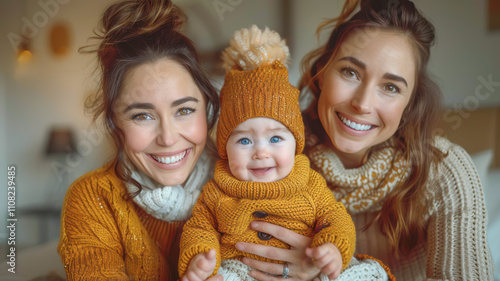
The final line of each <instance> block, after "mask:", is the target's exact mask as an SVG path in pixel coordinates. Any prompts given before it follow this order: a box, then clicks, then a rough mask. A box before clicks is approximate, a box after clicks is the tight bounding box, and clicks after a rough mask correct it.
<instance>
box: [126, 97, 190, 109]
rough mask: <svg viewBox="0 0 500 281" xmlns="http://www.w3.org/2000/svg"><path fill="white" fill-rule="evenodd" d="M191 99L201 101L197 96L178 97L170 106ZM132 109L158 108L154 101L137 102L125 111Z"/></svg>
mask: <svg viewBox="0 0 500 281" xmlns="http://www.w3.org/2000/svg"><path fill="white" fill-rule="evenodd" d="M189 101H194V102H199V100H198V99H197V98H194V97H185V98H182V99H178V100H176V101H174V102H173V103H172V104H171V105H170V107H176V106H179V105H181V104H183V103H186V102H189ZM132 109H156V107H155V106H154V105H153V104H152V103H140V102H135V103H133V104H131V105H129V106H127V108H125V111H123V112H127V111H130V110H132Z"/></svg>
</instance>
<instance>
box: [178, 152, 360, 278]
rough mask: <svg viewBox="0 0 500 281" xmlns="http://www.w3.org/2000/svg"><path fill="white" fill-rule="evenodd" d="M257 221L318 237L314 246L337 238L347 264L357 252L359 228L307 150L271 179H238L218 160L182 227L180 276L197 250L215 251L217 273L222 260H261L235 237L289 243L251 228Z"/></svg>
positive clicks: (282, 246)
mask: <svg viewBox="0 0 500 281" xmlns="http://www.w3.org/2000/svg"><path fill="white" fill-rule="evenodd" d="M255 212H260V213H255ZM254 220H262V221H267V222H271V223H274V224H277V225H281V226H284V227H286V228H287V229H290V230H294V231H296V232H297V233H300V234H302V235H306V236H309V237H313V236H314V238H313V242H312V247H315V246H318V245H321V244H323V243H326V242H330V243H333V244H334V245H335V246H337V248H338V249H339V250H340V252H341V254H342V260H343V268H345V267H346V266H347V264H348V263H349V261H350V260H351V256H352V254H353V252H354V243H355V238H356V237H355V236H356V233H355V231H354V224H353V223H352V220H351V217H350V216H349V215H348V214H347V212H346V210H345V208H344V206H343V205H342V204H341V203H339V202H337V201H336V200H335V198H334V197H333V194H332V193H331V192H330V191H329V190H328V188H326V183H325V181H324V179H323V178H322V177H321V176H320V175H319V174H318V173H316V172H315V171H313V170H312V169H310V167H309V160H308V159H307V157H306V156H305V155H303V154H302V155H297V156H296V157H295V165H294V168H293V170H292V172H291V173H290V174H289V175H288V176H287V177H285V178H284V179H282V180H280V181H277V182H270V183H260V182H248V181H239V180H237V179H235V178H234V177H233V176H232V175H231V174H230V172H229V168H228V164H227V161H226V160H219V161H218V162H217V164H216V167H215V176H214V180H212V181H210V182H208V183H207V184H206V185H205V186H204V187H203V191H202V194H201V195H200V197H199V199H198V202H197V203H196V205H195V206H194V208H193V217H192V218H191V219H189V220H188V222H187V223H186V225H185V226H184V230H183V234H182V238H181V254H180V258H179V273H180V276H182V275H183V274H184V272H185V271H186V269H187V266H188V265H189V262H190V260H191V259H192V258H193V257H194V256H195V255H196V254H199V253H203V252H208V251H209V250H210V249H216V251H217V265H216V268H215V271H214V273H215V272H217V270H218V268H219V267H220V262H221V260H225V259H232V258H240V257H243V256H248V257H252V258H256V259H261V260H262V257H258V256H255V255H251V254H248V253H243V252H240V251H238V250H237V249H236V248H235V247H234V244H235V243H236V242H241V241H244V242H252V243H260V244H266V245H272V246H276V247H281V248H285V247H287V245H286V244H284V243H283V242H281V241H279V240H278V239H275V238H271V239H270V240H262V239H260V238H259V235H258V233H257V232H255V231H253V230H251V229H249V228H248V227H249V224H250V222H251V221H254ZM267 261H270V260H267Z"/></svg>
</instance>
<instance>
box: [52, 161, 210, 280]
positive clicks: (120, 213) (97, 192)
mask: <svg viewBox="0 0 500 281" xmlns="http://www.w3.org/2000/svg"><path fill="white" fill-rule="evenodd" d="M200 162H203V161H200V160H198V163H200ZM209 162H210V161H209ZM198 163H197V165H198ZM200 165H203V166H210V163H206V162H205V163H200ZM211 165H212V166H213V164H211ZM209 173H210V174H211V171H210V172H209ZM191 176H192V175H191ZM202 184H203V183H202V182H200V185H199V186H198V187H197V188H198V189H201V187H202ZM145 190H146V189H145ZM141 193H142V192H141ZM127 194H128V191H127V188H126V186H125V184H124V183H123V181H122V180H120V179H119V178H118V177H117V176H116V174H115V172H114V169H113V164H108V165H105V166H103V167H101V168H99V169H97V170H95V171H92V172H90V173H87V174H86V175H84V176H82V177H80V178H79V179H78V180H76V181H75V182H74V183H73V184H72V185H71V186H70V188H69V190H68V192H67V193H66V198H65V200H64V204H63V212H62V216H61V235H60V241H59V246H58V252H59V255H60V256H61V259H62V262H63V264H64V267H65V270H66V274H67V278H68V280H96V279H97V280H177V279H178V274H177V261H178V260H177V258H178V254H179V248H178V245H179V240H180V232H181V230H182V225H183V224H184V222H182V221H181V222H178V221H164V220H159V219H157V218H155V217H153V216H151V215H150V214H148V213H147V212H146V211H145V210H144V209H142V208H141V207H139V206H138V205H137V204H136V203H134V201H133V200H127V199H126V198H127ZM191 206H192V205H191ZM164 207H166V208H167V209H169V207H168V206H164ZM190 211H191V210H189V212H190Z"/></svg>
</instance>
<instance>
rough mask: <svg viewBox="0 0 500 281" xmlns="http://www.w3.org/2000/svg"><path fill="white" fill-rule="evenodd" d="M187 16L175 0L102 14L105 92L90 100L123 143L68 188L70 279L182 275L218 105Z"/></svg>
mask: <svg viewBox="0 0 500 281" xmlns="http://www.w3.org/2000/svg"><path fill="white" fill-rule="evenodd" d="M183 23H184V15H183V13H182V11H181V10H180V9H179V8H178V7H176V6H175V5H173V4H172V3H171V1H168V0H149V1H145V0H144V1H132V0H129V1H121V2H117V3H115V4H112V5H111V6H109V7H108V8H107V10H106V11H105V12H104V14H103V16H102V19H101V22H100V30H99V32H98V33H96V34H97V36H96V37H95V38H97V39H98V40H99V44H98V46H97V48H96V49H95V50H94V51H95V52H96V53H97V56H98V61H99V65H100V68H101V71H102V79H101V83H100V91H99V92H98V94H97V95H96V96H94V97H92V98H91V99H89V100H88V102H87V103H86V107H87V109H88V110H90V111H91V112H92V113H93V114H94V121H95V120H96V119H98V118H101V117H102V118H103V121H104V127H105V128H106V131H107V133H108V134H109V136H110V137H111V139H112V140H113V144H114V147H115V149H116V151H115V153H114V157H113V159H112V161H110V162H109V163H107V164H105V165H104V166H102V167H101V168H99V169H97V170H95V171H92V172H89V173H87V174H85V175H83V176H82V177H80V178H79V179H78V180H76V181H75V182H74V183H73V184H72V185H71V187H70V188H69V190H68V192H67V194H66V198H65V201H64V205H63V212H62V218H61V236H60V241H59V246H58V252H59V254H60V256H61V259H62V262H63V264H64V267H65V269H66V274H67V277H68V280H95V279H99V280H101V279H102V280H132V279H133V280H177V279H178V278H179V277H178V274H177V259H178V256H179V253H178V251H179V248H178V247H179V241H178V240H179V239H180V232H181V231H182V226H183V224H184V222H185V221H186V220H187V219H188V218H189V217H190V216H191V211H192V207H193V205H194V203H195V202H196V200H197V198H198V195H199V194H200V192H201V188H202V187H203V185H204V184H205V183H206V182H207V181H208V179H209V178H210V176H211V175H212V174H213V165H214V160H213V158H212V157H210V156H209V153H208V152H207V149H206V148H205V146H206V144H207V143H208V142H209V141H208V139H207V134H208V131H209V130H211V129H212V127H213V125H214V123H215V118H216V115H217V113H218V110H219V103H218V96H217V92H216V90H215V89H214V88H213V86H212V85H211V83H210V81H209V80H208V79H207V77H206V76H205V74H204V72H203V71H202V70H201V68H200V63H199V60H198V54H197V52H196V50H195V48H194V46H193V44H192V42H191V41H190V40H189V39H188V38H187V37H185V36H184V35H182V34H181V33H180V32H179V29H180V28H181V27H182V25H183ZM213 151H214V152H215V150H213ZM217 278H219V277H218V276H215V277H213V278H212V279H211V280H215V279H217Z"/></svg>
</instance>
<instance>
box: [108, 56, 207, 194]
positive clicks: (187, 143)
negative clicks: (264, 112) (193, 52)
mask: <svg viewBox="0 0 500 281" xmlns="http://www.w3.org/2000/svg"><path fill="white" fill-rule="evenodd" d="M115 114H116V124H117V126H118V127H119V128H120V129H121V130H122V131H123V134H124V139H123V141H124V151H125V154H126V156H127V158H128V159H129V160H130V161H131V162H132V163H133V164H134V165H135V166H136V167H137V168H138V169H139V170H141V171H142V172H144V173H145V174H146V175H148V176H149V177H150V178H152V179H154V180H156V181H157V182H158V183H160V184H162V185H166V186H173V185H178V184H182V183H184V182H185V181H186V179H187V178H188V176H189V174H190V173H191V172H192V171H193V169H194V166H195V164H196V161H197V160H198V157H199V156H200V155H201V153H202V151H203V148H204V147H205V143H206V139H207V119H206V101H205V99H204V97H203V94H202V93H201V92H200V90H199V89H198V87H197V86H196V84H195V82H194V80H193V78H192V77H191V75H190V74H189V72H188V71H187V70H186V69H184V68H183V67H182V66H180V65H179V64H178V63H176V62H174V61H171V60H160V61H157V62H154V63H148V64H144V65H140V66H138V67H136V68H134V69H132V70H131V71H130V73H128V75H126V76H125V79H124V82H123V87H122V91H121V93H120V97H119V98H118V101H117V105H116V107H115Z"/></svg>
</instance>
